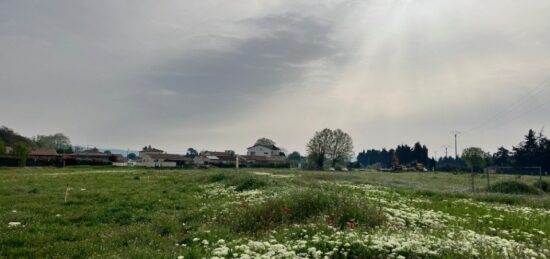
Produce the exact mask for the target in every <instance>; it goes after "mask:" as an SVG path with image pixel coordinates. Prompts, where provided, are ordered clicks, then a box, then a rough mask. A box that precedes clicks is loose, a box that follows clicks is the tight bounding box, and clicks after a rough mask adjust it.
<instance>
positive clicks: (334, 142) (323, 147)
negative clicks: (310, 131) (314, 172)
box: [306, 129, 353, 169]
mask: <svg viewBox="0 0 550 259" xmlns="http://www.w3.org/2000/svg"><path fill="white" fill-rule="evenodd" d="M306 149H307V152H308V160H309V161H308V162H309V165H311V166H312V167H313V168H316V169H322V168H324V167H325V165H326V163H329V165H330V166H331V167H333V168H335V167H336V165H338V164H340V165H344V166H345V165H347V164H348V162H349V161H350V160H351V157H352V156H353V141H352V139H351V137H350V136H349V135H348V134H347V133H345V132H343V131H342V130H340V129H336V130H331V129H323V130H322V131H318V132H315V135H314V136H313V138H312V139H310V140H309V142H308V143H307V145H306Z"/></svg>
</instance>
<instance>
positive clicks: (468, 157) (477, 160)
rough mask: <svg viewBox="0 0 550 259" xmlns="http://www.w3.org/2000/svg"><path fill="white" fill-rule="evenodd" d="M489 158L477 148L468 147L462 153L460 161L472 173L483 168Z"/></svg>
mask: <svg viewBox="0 0 550 259" xmlns="http://www.w3.org/2000/svg"><path fill="white" fill-rule="evenodd" d="M490 157H491V156H490V155H489V154H488V153H486V152H485V151H483V149H481V148H478V147H469V148H466V149H464V151H462V159H463V160H464V161H465V162H466V164H467V165H468V167H470V169H472V171H473V170H475V169H480V168H483V167H484V166H485V165H486V164H487V163H488V162H489V159H490Z"/></svg>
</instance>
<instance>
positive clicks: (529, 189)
mask: <svg viewBox="0 0 550 259" xmlns="http://www.w3.org/2000/svg"><path fill="white" fill-rule="evenodd" d="M488 191H489V192H498V193H508V194H540V191H539V190H538V189H537V188H535V187H533V186H531V185H528V184H526V183H522V182H518V181H505V182H499V183H496V184H493V185H491V186H490V187H489V189H488Z"/></svg>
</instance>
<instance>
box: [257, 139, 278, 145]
mask: <svg viewBox="0 0 550 259" xmlns="http://www.w3.org/2000/svg"><path fill="white" fill-rule="evenodd" d="M254 145H262V146H275V141H273V140H271V139H268V138H260V139H258V140H256V143H255V144H254Z"/></svg>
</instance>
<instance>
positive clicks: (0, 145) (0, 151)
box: [0, 139, 6, 156]
mask: <svg viewBox="0 0 550 259" xmlns="http://www.w3.org/2000/svg"><path fill="white" fill-rule="evenodd" d="M5 154H6V145H5V144H4V141H3V140H1V139H0V156H1V155H5Z"/></svg>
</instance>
